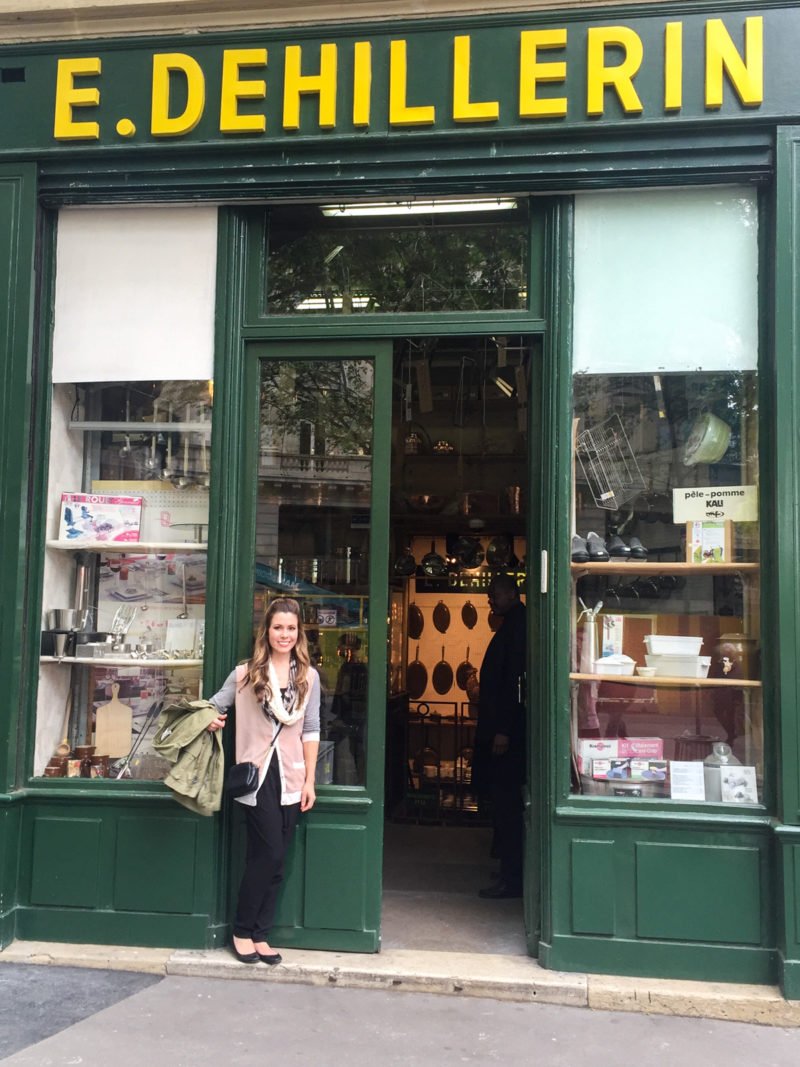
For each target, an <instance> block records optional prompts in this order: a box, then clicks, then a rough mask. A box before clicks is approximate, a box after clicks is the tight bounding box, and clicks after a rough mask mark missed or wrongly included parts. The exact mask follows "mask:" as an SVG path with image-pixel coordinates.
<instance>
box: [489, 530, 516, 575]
mask: <svg viewBox="0 0 800 1067" xmlns="http://www.w3.org/2000/svg"><path fill="white" fill-rule="evenodd" d="M486 562H487V563H488V564H489V565H490V566H491V567H513V566H515V565H516V563H517V558H516V556H515V555H514V543H513V541H512V539H511V537H510V536H509V535H508V534H498V535H497V537H493V538H492V540H491V541H490V542H489V545H488V547H487V549H486Z"/></svg>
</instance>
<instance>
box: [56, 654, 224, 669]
mask: <svg viewBox="0 0 800 1067" xmlns="http://www.w3.org/2000/svg"><path fill="white" fill-rule="evenodd" d="M39 662H40V663H63V664H65V665H67V666H69V665H71V664H73V663H80V664H82V665H84V666H87V667H137V668H146V669H148V670H149V669H156V670H167V671H177V670H181V669H184V668H187V667H202V666H203V661H202V660H201V659H132V658H131V657H130V656H40V657H39Z"/></svg>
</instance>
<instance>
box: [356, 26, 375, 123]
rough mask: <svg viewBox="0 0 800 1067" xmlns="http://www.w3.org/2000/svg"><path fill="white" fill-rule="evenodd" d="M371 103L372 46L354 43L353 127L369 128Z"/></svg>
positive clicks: (367, 43)
mask: <svg viewBox="0 0 800 1067" xmlns="http://www.w3.org/2000/svg"><path fill="white" fill-rule="evenodd" d="M371 101H372V44H371V43H370V42H369V41H356V43H355V46H354V48H353V125H354V126H369V118H370V104H371Z"/></svg>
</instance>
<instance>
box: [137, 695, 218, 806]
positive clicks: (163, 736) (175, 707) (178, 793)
mask: <svg viewBox="0 0 800 1067" xmlns="http://www.w3.org/2000/svg"><path fill="white" fill-rule="evenodd" d="M217 715H219V709H218V708H216V707H215V706H214V705H213V704H212V703H211V702H210V701H208V700H191V701H190V700H179V701H178V702H177V703H175V704H169V705H167V706H166V707H165V708H164V709H163V711H162V712H161V714H160V715H159V717H158V723H157V724H156V736H155V740H154V741H153V748H154V749H155V751H156V752H158V753H159V755H161V756H164V757H165V759H168V760H169V761H170V763H171V764H172V770H171V771H170V772H169V774H168V775H167V777H166V778H165V780H164V784H165V785H166V786H167V787H168V788H169V789H171V790H172V795H173V796H174V797H175V799H176V800H177V801H178V803H179V804H182V805H183V806H184V807H185V808H188V809H189V811H194V812H197V814H198V815H212V814H213V813H214V812H215V811H219V809H220V808H221V807H222V784H223V780H224V777H225V757H224V755H223V752H222V737H221V733H222V731H221V730H215V731H214V732H213V733H209V731H208V725H209V723H210V722H212V721H213V720H214V719H216V717H217Z"/></svg>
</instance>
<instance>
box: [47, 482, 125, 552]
mask: <svg viewBox="0 0 800 1067" xmlns="http://www.w3.org/2000/svg"><path fill="white" fill-rule="evenodd" d="M141 524H142V497H140V496H117V495H115V496H110V495H106V494H103V493H62V494H61V517H60V520H59V526H58V539H59V541H73V542H78V543H80V542H81V541H138V540H139V531H140V529H141Z"/></svg>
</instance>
